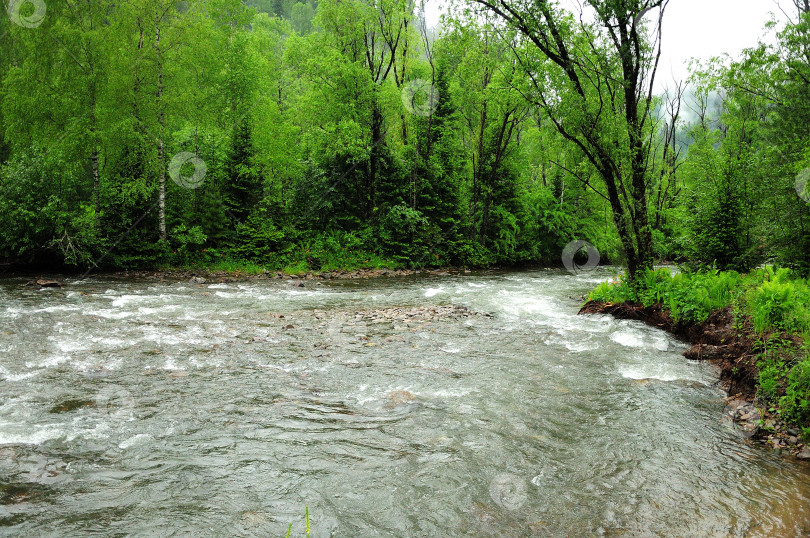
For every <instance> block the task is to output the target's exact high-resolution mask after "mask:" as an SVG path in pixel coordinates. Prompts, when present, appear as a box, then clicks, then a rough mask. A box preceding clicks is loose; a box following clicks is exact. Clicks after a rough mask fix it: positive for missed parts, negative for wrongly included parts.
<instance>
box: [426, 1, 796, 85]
mask: <svg viewBox="0 0 810 538" xmlns="http://www.w3.org/2000/svg"><path fill="white" fill-rule="evenodd" d="M778 2H781V4H782V8H783V9H784V10H785V11H786V12H788V13H789V14H790V15H791V16H792V15H793V11H794V10H795V8H793V6H792V2H791V0H670V3H669V7H668V8H667V11H666V13H665V15H664V41H663V49H662V53H661V66H660V70H659V75H658V76H659V78H658V84H659V85H668V84H669V83H671V82H672V80H673V77H674V78H675V79H682V80H685V79H686V78H688V76H689V72H688V69H687V65H686V64H687V62H688V61H689V59H690V58H699V59H702V60H708V59H709V58H711V57H713V56H719V55H721V54H723V53H728V54H730V55H732V56H736V55H737V54H738V53H739V52H740V51H742V50H743V49H744V48H747V47H753V46H756V44H757V42H758V40H759V39H760V38H761V37H762V36H764V35H765V30H764V27H765V23H766V22H768V21H769V20H770V18H771V15H770V13H774V14H775V15H776V17H777V19H778V20H780V21H783V20H784V19H785V16H784V15H783V14H782V12H781V11H780V10H779V6H778V5H777V3H778ZM442 4H443V2H442V1H441V0H427V2H426V5H425V15H426V18H427V20H428V24H429V25H435V24H436V23H438V21H439V16H440V15H441V14H442V13H443V12H444V10H445V9H446V8H445V7H444V6H443V5H442Z"/></svg>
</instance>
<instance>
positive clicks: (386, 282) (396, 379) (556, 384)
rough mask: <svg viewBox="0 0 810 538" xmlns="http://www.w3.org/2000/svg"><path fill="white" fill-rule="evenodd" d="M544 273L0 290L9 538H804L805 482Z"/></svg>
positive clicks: (709, 370) (74, 283) (13, 281)
mask: <svg viewBox="0 0 810 538" xmlns="http://www.w3.org/2000/svg"><path fill="white" fill-rule="evenodd" d="M610 274H611V272H610V269H603V268H602V269H599V270H597V271H596V272H593V273H589V274H586V275H578V276H574V275H570V274H568V273H565V272H562V271H556V270H541V271H530V272H505V273H498V272H492V273H486V272H484V273H472V274H468V275H450V276H413V277H402V278H379V279H367V280H340V281H337V280H332V281H325V282H314V281H308V282H307V283H306V284H305V287H303V288H301V287H294V286H292V285H291V284H290V283H289V282H282V281H278V280H256V281H249V282H244V283H224V284H223V283H219V284H217V283H214V284H209V283H206V284H193V283H190V282H156V281H146V280H131V279H124V278H114V277H91V278H88V279H86V280H81V281H80V280H76V279H71V278H68V279H67V282H66V285H65V287H63V288H62V289H43V290H35V289H31V288H25V287H23V286H22V284H24V282H25V279H17V278H7V279H4V280H0V535H15V536H17V535H19V536H33V535H36V536H87V535H125V534H135V535H146V536H170V535H174V536H188V535H194V536H200V535H213V536H233V535H237V536H255V535H262V536H278V537H283V536H284V535H285V533H286V532H287V527H288V525H289V524H290V523H292V524H293V533H292V536H303V534H304V521H305V517H304V512H305V509H307V508H308V510H309V514H310V518H311V526H312V536H313V537H321V536H336V537H339V536H340V537H342V536H346V537H371V536H430V537H433V536H437V537H438V536H504V537H517V536H617V535H622V536H673V535H678V536H746V537H748V536H801V535H803V534H806V533H809V532H810V466H808V465H806V464H803V463H800V462H797V461H795V460H791V459H787V458H782V457H779V456H777V455H775V454H773V453H771V452H769V451H768V450H766V449H765V448H763V447H761V446H756V445H751V444H747V443H746V442H745V441H743V440H742V439H741V438H740V436H739V435H738V433H737V432H735V431H734V429H733V427H732V426H731V425H729V424H728V423H726V422H724V421H723V420H722V418H721V417H722V411H723V406H724V397H725V394H724V393H723V391H722V390H721V389H720V387H718V386H717V372H716V370H715V368H714V367H713V366H712V365H710V364H703V363H695V362H689V361H687V360H686V359H684V358H683V357H682V356H681V353H682V352H683V350H684V349H686V346H685V345H684V344H683V343H682V342H679V341H678V340H676V339H674V338H672V337H670V336H668V335H667V334H665V333H663V332H661V331H658V330H656V329H653V328H649V327H646V326H644V325H642V324H640V323H637V322H629V321H617V320H613V319H611V318H609V317H605V316H577V310H578V308H579V306H580V305H581V302H582V301H581V297H582V295H583V294H585V293H587V292H588V291H589V290H590V289H592V288H593V287H594V286H595V285H596V283H598V282H600V281H603V280H605V279H607V278H608V277H609V276H610Z"/></svg>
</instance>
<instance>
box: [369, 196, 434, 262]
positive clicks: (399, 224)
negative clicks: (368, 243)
mask: <svg viewBox="0 0 810 538" xmlns="http://www.w3.org/2000/svg"><path fill="white" fill-rule="evenodd" d="M379 234H380V239H381V242H382V246H383V250H384V251H385V253H386V254H387V255H389V256H390V257H391V258H392V259H393V260H396V261H397V262H398V263H401V264H415V265H428V264H432V263H433V262H434V261H438V260H437V259H436V258H435V257H432V255H433V256H438V254H433V253H432V252H431V250H432V249H435V248H436V247H437V246H438V245H436V244H435V243H436V242H437V241H439V240H440V234H439V231H438V230H437V228H436V227H435V226H431V224H430V222H429V221H428V219H427V218H426V217H425V216H424V215H423V214H422V213H421V212H420V211H419V210H416V209H412V208H410V207H407V206H405V205H398V206H394V207H392V208H391V209H390V210H389V211H388V214H387V215H385V217H383V218H382V219H381V220H380V231H379Z"/></svg>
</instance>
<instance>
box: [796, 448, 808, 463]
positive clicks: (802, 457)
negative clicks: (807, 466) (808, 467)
mask: <svg viewBox="0 0 810 538" xmlns="http://www.w3.org/2000/svg"><path fill="white" fill-rule="evenodd" d="M796 457H797V458H799V459H800V460H810V448H807V447H805V448H804V450H802V451H801V452H799V453H798V454H796Z"/></svg>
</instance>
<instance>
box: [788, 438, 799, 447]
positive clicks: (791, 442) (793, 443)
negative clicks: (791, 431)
mask: <svg viewBox="0 0 810 538" xmlns="http://www.w3.org/2000/svg"><path fill="white" fill-rule="evenodd" d="M787 442H788V444H789V445H790V446H796V445H798V444H799V439H797V438H796V437H792V436H791V437H788V440H787Z"/></svg>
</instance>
